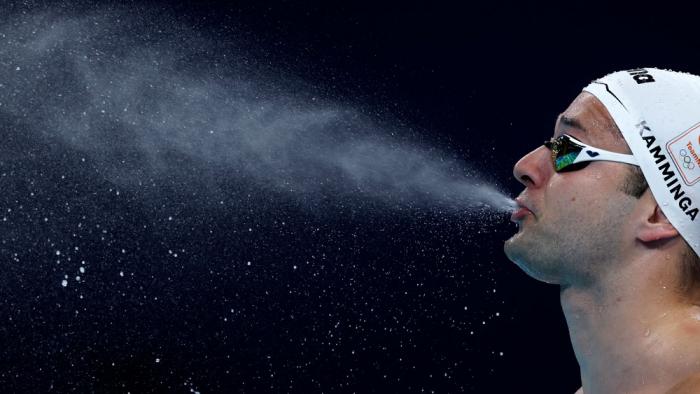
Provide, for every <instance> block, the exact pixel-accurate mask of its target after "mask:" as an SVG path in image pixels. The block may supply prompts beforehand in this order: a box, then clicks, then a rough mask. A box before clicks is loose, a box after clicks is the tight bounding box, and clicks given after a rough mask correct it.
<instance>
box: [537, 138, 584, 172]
mask: <svg viewBox="0 0 700 394" xmlns="http://www.w3.org/2000/svg"><path fill="white" fill-rule="evenodd" d="M545 145H547V147H548V148H549V149H551V150H552V162H553V164H554V170H555V171H557V172H563V171H575V170H580V169H581V168H583V167H585V166H587V165H588V164H590V162H583V163H576V164H574V161H575V160H576V158H577V157H578V155H579V153H581V150H582V149H583V146H581V145H579V144H577V143H575V142H573V141H571V140H570V139H569V138H568V137H567V136H566V135H562V136H560V137H558V138H557V139H555V140H553V141H549V143H548V144H545Z"/></svg>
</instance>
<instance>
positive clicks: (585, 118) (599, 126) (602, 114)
mask: <svg viewBox="0 0 700 394" xmlns="http://www.w3.org/2000/svg"><path fill="white" fill-rule="evenodd" d="M556 127H557V128H566V129H579V130H580V131H582V132H585V133H587V134H589V133H590V134H598V133H601V132H603V133H606V134H608V133H611V132H612V133H617V134H619V132H618V131H617V130H618V129H617V125H615V121H614V120H613V119H612V117H611V116H610V113H608V110H607V109H606V108H605V106H604V105H603V103H601V102H600V100H598V99H597V98H596V97H595V96H594V95H592V94H590V93H588V92H581V94H579V95H578V96H577V97H576V98H575V99H574V101H572V102H571V104H570V105H569V107H568V108H567V109H566V110H565V111H564V112H562V113H561V114H560V115H559V116H558V117H557V124H556ZM557 131H558V130H557Z"/></svg>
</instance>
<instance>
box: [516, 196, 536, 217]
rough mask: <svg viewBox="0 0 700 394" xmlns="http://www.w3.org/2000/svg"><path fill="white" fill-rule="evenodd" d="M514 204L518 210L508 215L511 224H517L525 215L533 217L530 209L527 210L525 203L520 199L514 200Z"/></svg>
mask: <svg viewBox="0 0 700 394" xmlns="http://www.w3.org/2000/svg"><path fill="white" fill-rule="evenodd" d="M515 202H516V203H517V204H518V208H517V209H516V210H515V212H513V214H512V215H510V221H511V222H517V221H519V220H522V219H523V218H524V217H525V216H527V215H534V214H533V213H532V211H531V210H530V208H528V207H527V206H526V205H525V203H524V202H523V200H522V199H521V198H520V197H518V198H516V199H515Z"/></svg>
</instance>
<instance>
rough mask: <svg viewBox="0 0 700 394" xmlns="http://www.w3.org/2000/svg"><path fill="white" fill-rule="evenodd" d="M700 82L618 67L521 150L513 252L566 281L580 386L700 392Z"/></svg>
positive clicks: (534, 272) (537, 270)
mask: <svg viewBox="0 0 700 394" xmlns="http://www.w3.org/2000/svg"><path fill="white" fill-rule="evenodd" d="M699 154H700V77H698V76H695V75H691V74H687V73H681V72H674V71H668V70H661V69H656V68H644V69H634V70H627V71H620V72H616V73H612V74H609V75H607V76H605V77H603V78H601V79H599V80H596V81H594V82H592V83H591V84H590V85H588V86H587V87H585V88H584V89H583V91H582V92H581V94H579V95H578V96H577V97H576V98H575V99H574V101H573V102H572V103H571V104H570V105H569V107H568V108H567V109H566V110H565V111H564V112H563V113H562V114H560V115H559V116H558V117H557V120H556V123H555V125H554V135H553V137H552V139H551V140H549V141H547V142H545V143H544V144H543V145H541V146H539V147H538V148H536V149H535V150H533V151H531V152H530V153H528V154H527V155H525V156H524V157H523V158H521V159H520V160H519V161H518V162H517V163H516V164H515V167H514V171H513V173H514V175H515V177H516V178H517V179H518V181H520V182H521V183H522V184H523V185H524V186H525V187H524V190H523V192H522V193H521V194H520V196H519V197H518V198H517V199H516V201H517V202H518V206H519V209H517V210H516V211H515V212H514V213H513V215H512V217H511V219H512V220H513V221H514V222H516V223H517V224H518V227H519V228H518V232H517V233H516V234H515V235H513V236H512V237H511V238H510V239H508V240H507V241H506V242H505V245H504V250H505V253H506V255H507V256H508V258H509V259H510V260H512V261H513V262H514V263H515V264H516V265H517V266H518V267H520V268H521V269H522V270H523V271H525V272H526V273H527V274H528V275H530V276H532V277H533V278H535V279H538V280H541V281H544V282H547V283H552V284H558V285H559V286H560V289H561V290H560V301H561V305H562V310H563V312H564V316H565V318H566V322H567V325H568V328H569V334H570V337H571V343H572V345H573V349H574V352H575V354H576V359H577V360H578V363H579V367H580V374H581V382H582V387H581V388H580V389H579V390H578V391H577V392H576V394H583V393H586V394H605V393H611V394H612V393H616V394H617V393H635V394H645V393H649V394H651V393H654V394H657V393H674V394H680V393H700V258H699V257H698V254H699V252H700V246H699V245H700V215H698V209H699V208H700V158H699V157H698V155H699Z"/></svg>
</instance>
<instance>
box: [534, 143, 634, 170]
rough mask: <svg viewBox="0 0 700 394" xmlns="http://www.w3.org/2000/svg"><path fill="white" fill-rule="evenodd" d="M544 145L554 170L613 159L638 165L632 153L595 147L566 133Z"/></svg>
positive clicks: (568, 168)
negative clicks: (550, 153) (549, 153)
mask: <svg viewBox="0 0 700 394" xmlns="http://www.w3.org/2000/svg"><path fill="white" fill-rule="evenodd" d="M544 146H545V147H547V149H549V150H551V151H552V163H553V164H554V171H556V172H565V171H576V170H580V169H582V168H584V167H586V166H587V165H588V164H590V163H591V162H592V161H614V162H618V163H627V164H632V165H635V166H638V165H639V164H637V160H635V158H634V156H632V155H626V154H622V153H615V152H610V151H607V150H603V149H600V148H595V147H593V146H590V145H586V144H584V143H583V142H581V141H579V140H577V139H576V138H574V137H572V136H570V135H567V134H563V135H560V136H559V137H557V138H553V139H551V140H549V141H545V143H544Z"/></svg>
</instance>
